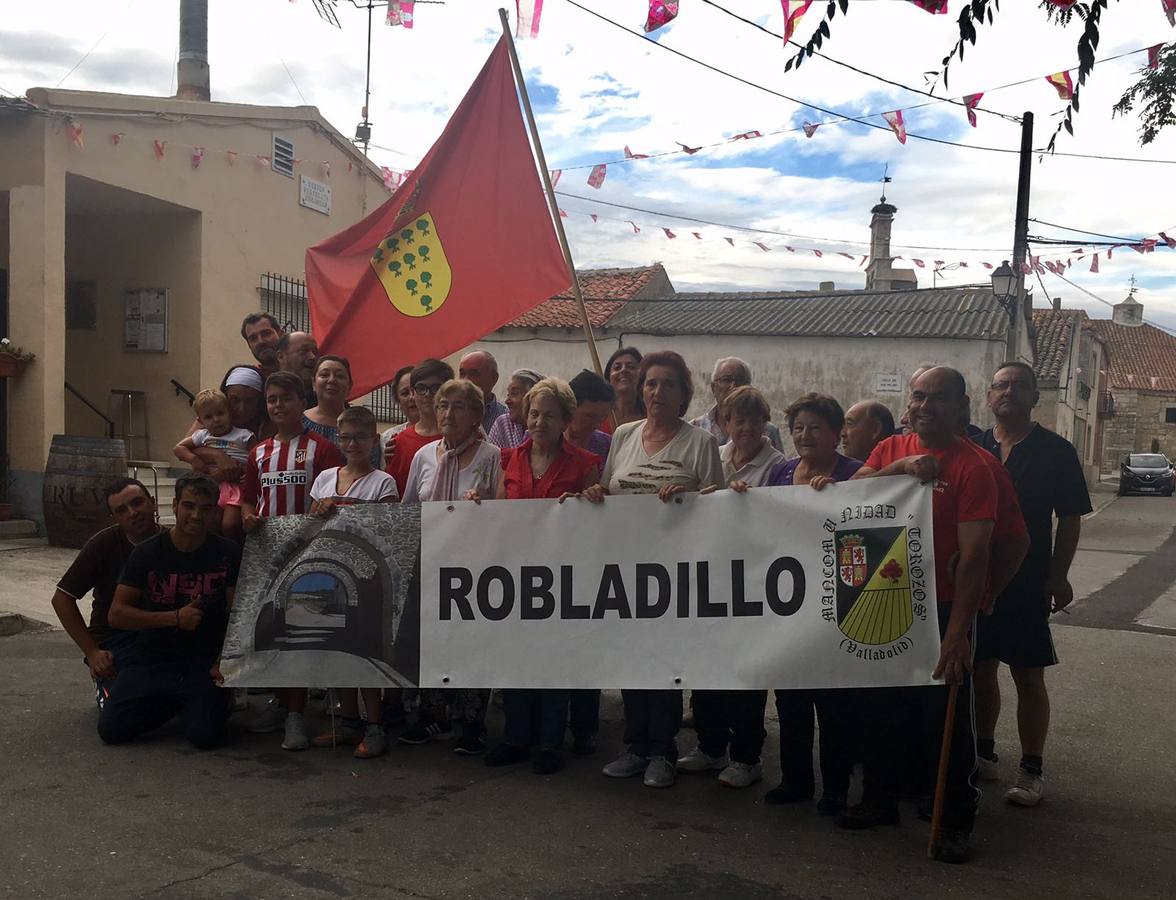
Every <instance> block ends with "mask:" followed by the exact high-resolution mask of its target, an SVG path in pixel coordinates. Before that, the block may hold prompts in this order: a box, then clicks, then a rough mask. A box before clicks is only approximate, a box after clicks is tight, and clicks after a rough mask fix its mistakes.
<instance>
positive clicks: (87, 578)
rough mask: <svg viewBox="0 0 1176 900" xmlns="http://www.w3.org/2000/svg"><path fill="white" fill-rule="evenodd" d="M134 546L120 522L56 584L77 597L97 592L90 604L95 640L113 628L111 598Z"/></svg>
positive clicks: (90, 542) (95, 539)
mask: <svg viewBox="0 0 1176 900" xmlns="http://www.w3.org/2000/svg"><path fill="white" fill-rule="evenodd" d="M134 549H135V545H134V544H132V543H131V542H130V541H129V540H127V536H126V535H125V534H123V530H122V529H121V528H119V527H118V526H117V525H111V526H110V527H109V528H103V529H102V530H101V531H99V532H98V533H97V534H96V535H94V536H93V537H92V538H90V540H88V541H86V544H85V546H84V547H82V549H81V551H79V553H78V555H77V557H76V558H75V559H74V561H73V564H72V565H71V566H70V567H69V569H68V571H66V573H65V574H64V575H62V576H61V581H59V582H58V583H57V587H58V589H59V590H61V591H64V592H65V593H67V594H69V595H70V596H71V597H73V598H74V599H75V600H81V599H82V598H83V597H85V596H86V594H87V592H90V591H92V592H93V594H94V599H93V602H92V603H91V605H90V624H89V626H88V628H89V631H90V634H91V635H92V636H93V637H94V640H96V641H99V642H101V641H103V640H105V639H106V638H108V637H109V636H110V635H111V633H112V632H113V631H114V629H112V628H111V627H110V624H109V623H108V622H107V619H106V614H107V612H109V610H110V601H111V600H113V599H114V589H115V588H116V587H117V586H118V576H119V574H120V573H121V572H122V570H123V566H124V565H126V562H127V559H129V558H130V555H131V551H132V550H134Z"/></svg>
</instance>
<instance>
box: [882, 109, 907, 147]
mask: <svg viewBox="0 0 1176 900" xmlns="http://www.w3.org/2000/svg"><path fill="white" fill-rule="evenodd" d="M882 118H883V119H885V120H886V124H887V125H889V126H890V130H891V131H893V132H894V136H895V137H896V138H898V142H899V143H900V144H905V143H906V123H905V122H903V120H902V110H901V109H896V110H894V112H884V113H882Z"/></svg>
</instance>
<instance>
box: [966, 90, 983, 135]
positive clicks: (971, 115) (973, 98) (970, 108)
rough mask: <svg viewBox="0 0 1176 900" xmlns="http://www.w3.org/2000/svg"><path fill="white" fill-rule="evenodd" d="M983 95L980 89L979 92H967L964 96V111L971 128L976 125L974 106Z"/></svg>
mask: <svg viewBox="0 0 1176 900" xmlns="http://www.w3.org/2000/svg"><path fill="white" fill-rule="evenodd" d="M983 96H984V92H983V91H981V92H980V93H979V94H968V96H966V97H965V98H964V111H965V112H966V113H967V114H968V124H969V125H971V126H972V127H973V128H975V127H976V107H977V105H978V104H979V103H980V98H981V97H983Z"/></svg>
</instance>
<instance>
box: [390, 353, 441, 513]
mask: <svg viewBox="0 0 1176 900" xmlns="http://www.w3.org/2000/svg"><path fill="white" fill-rule="evenodd" d="M452 378H453V369H451V368H450V367H449V366H448V365H446V364H445V363H443V362H441V360H439V359H426V360H425V361H424V362H421V363H420V364H418V365H417V366H416V367H415V368H413V370H412V372H411V373H410V374H409V376H408V383H409V384H410V385H411V386H412V392H413V396H414V397H415V399H416V408H417V414H418V418H417V421H416V424H415V425H410V426H409V427H408V428H405V429H404V430H403V431H401V432H400V433H399V434H394V435H393V436H392V439H391V440H390V441H388V446H387V448H386V450H385V456H384V458H385V466H384V471H386V472H387V473H388V474H389V475H391V476H392V477H393V478H395V479H396V489H397V490H398V491H400V496H401V497H403V496H404V494H405V489H406V487H407V486H408V470H409V468H410V467H411V466H412V460H413V457H415V456H416V455H417V452H418V451H419V450H420V449H421V448H422V447H424V446H426V445H427V444H432V443H434V442H435V441H439V440H441V429H440V428H438V427H437V411H436V409H434V406H433V398H434V397H436V396H437V391H438V390H440V388H441V385H443V384H445V382H447V381H449V380H450V379H452Z"/></svg>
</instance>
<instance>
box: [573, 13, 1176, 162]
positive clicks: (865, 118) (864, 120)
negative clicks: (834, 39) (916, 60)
mask: <svg viewBox="0 0 1176 900" xmlns="http://www.w3.org/2000/svg"><path fill="white" fill-rule="evenodd" d="M566 2H567V3H568V4H569V5H571V6H574V7H576V9H579V10H581V11H582V12H586V13H588V14H589V15H591V16H595V17H596V18H597V19H600V20H601V21H602V22H607V23H608V24H609V25H612V26H613V27H614V28H617V29H619V30H621V31H623V32H625V33H626V34H631V35H633V36H634V37H637V38H640V39H641V40H643V41H645V42H646V43H648V44H652V45H653V46H655V47H659V48H660V49H662V50H666V51H668V52H670V53H673V54H674V55H675V56H679V57H681V58H682V59H685V60H688V61H690V62H692V63H694V64H695V65H699V66H702V67H703V68H705V69H709V70H710V71H712V72H716V73H718V74H720V75H725V76H727V77H728V78H730V79H733V80H734V81H738V82H739V83H741V84H745V85H747V86H748V87H752V88H755V89H756V90H760V91H763V92H764V93H767V94H771V95H772V96H775V97H779V98H780V99H782V100H787V101H789V102H790V103H795V104H797V105H798V106H802V107H804V108H806V109H812V110H816V111H817V112H820V113H823V114H825V115H829V116H834V117H836V118H837V119H839V120H840V121H837V122H816V123H813V124H816V125H840V124H843V123H845V122H855V123H857V124H859V125H865V126H866V127H867V128H873V129H876V130H878V131H890V130H891V129H890V127H889V126H887V125H879V124H878V123H876V122H871V121H869V119H870V117H872V116H877V115H881V114H880V113H864V114H862V115H858V116H850V115H846V114H845V113H840V112H837V111H836V110H831V109H827V108H825V107H823V106H817V105H816V104H814V103H810V102H808V101H807V100H802V99H800V98H797V97H791V96H789V95H788V94H784V93H781V92H780V91H777V90H775V89H774V88H770V87H767V86H766V85H762V84H759V83H757V82H754V81H750V80H748V79H746V78H744V77H742V76H741V75H736V74H734V73H733V72H728V71H727V70H726V69H721V68H719V67H718V66H715V65H712V64H710V63H708V62H704V61H702V60H700V59H697V58H695V57H693V56H690V55H689V54H688V53H683V52H682V51H681V50H675V49H674V48H673V47H670V46H668V45H666V44H663V43H661V42H660V41H655V40H653V39H651V38H649V37H646V36H645V35H644V34H642V33H641V32H638V31H633V30H632V29H630V28H626V27H625V26H624V25H622V24H620V23H619V22H616V21H614V20H612V19H610V18H608V16H605V15H603V14H601V13H598V12H597V11H596V10H594V9H589V8H588V7H587V6H583V5H581V4H580V3H577V2H576V0H566ZM757 27H758V26H757ZM1130 52H1131V53H1138V52H1139V51H1137V50H1133V51H1130ZM1127 55H1130V54H1129V53H1124V54H1120V55H1119V56H1113V57H1108V58H1107V59H1106V60H1102V62H1109V61H1110V60H1112V59H1118V58H1120V56H1127ZM1036 80H1037V79H1033V78H1030V79H1026V80H1025V81H1021V82H1013V83H1011V84H1007V85H1003V87H1013V86H1014V85H1017V84H1027V83H1029V82H1031V81H1036ZM994 90H996V89H994ZM944 99H946V98H944ZM921 105H930V104H921ZM906 108H907V109H914V108H918V107H906ZM792 130H794V131H799V130H801V129H799V128H797V129H792ZM777 133H782V132H777ZM906 136H907V137H910V138H915V139H916V140H920V141H927V142H929V143H933V144H942V145H945V146H948V147H960V148H962V149H965V150H984V151H987V152H989V153H1005V154H1018V153H1020V150H1012V149H1006V148H1004V147H985V146H981V145H979V144H964V143H961V142H959V141H949V140H947V139H945V138H936V137H931V136H929V135H925V134H917V133H915V132H913V131H909V130H908V131H907V132H906ZM683 152H685V151H681V150H678V151H675V150H670V151H666V152H665V153H662V154H658V155H659V156H660V155H668V154H671V153H683ZM1033 152H1034V153H1040V154H1044V155H1048V156H1050V157H1067V158H1072V159H1098V160H1105V161H1110V162H1137V163H1154V164H1159V165H1176V159H1145V158H1143V157H1137V156H1105V155H1102V154H1094V153H1068V152H1063V151H1061V150H1057V151H1052V152H1050V151H1048V150H1046V149H1045V148H1041V149H1035V150H1034V151H1033ZM634 158H635V157H630V158H626V159H624V160H617V162H631V161H632V160H633V159H634ZM647 158H652V154H650V156H649V157H647ZM569 168H570V167H569Z"/></svg>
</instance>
